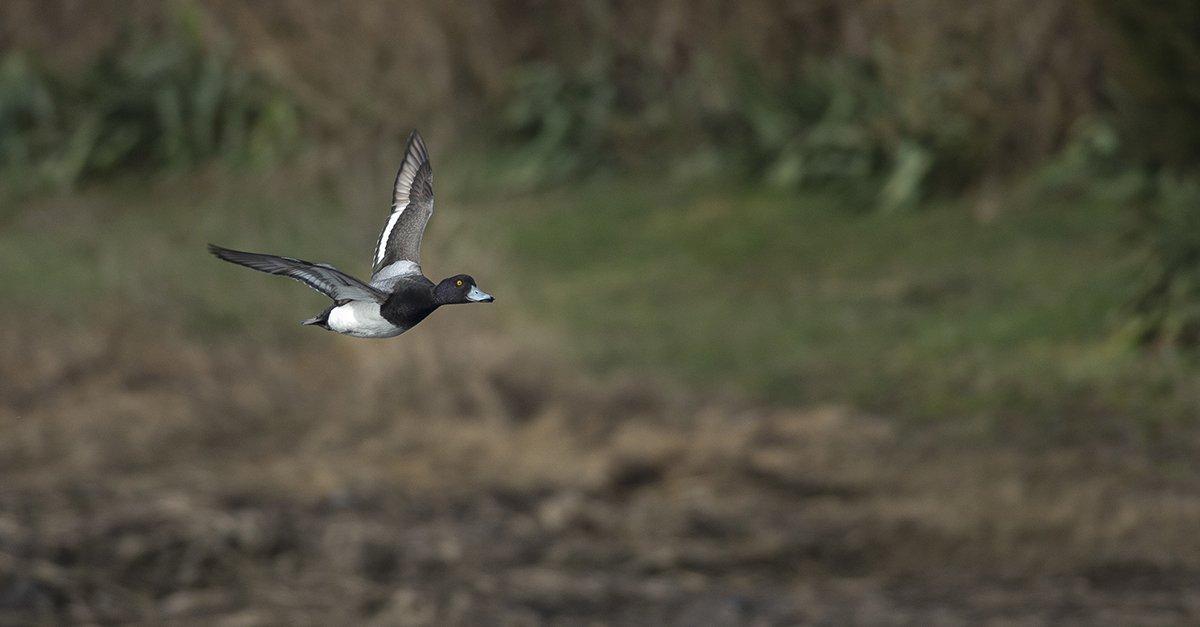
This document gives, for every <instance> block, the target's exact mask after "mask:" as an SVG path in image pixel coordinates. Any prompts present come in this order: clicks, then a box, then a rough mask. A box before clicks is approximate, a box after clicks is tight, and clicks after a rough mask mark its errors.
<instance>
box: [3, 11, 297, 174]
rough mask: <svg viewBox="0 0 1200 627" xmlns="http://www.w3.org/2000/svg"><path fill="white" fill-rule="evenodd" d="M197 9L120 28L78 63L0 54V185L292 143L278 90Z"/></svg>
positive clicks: (278, 148)
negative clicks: (202, 29) (155, 24)
mask: <svg viewBox="0 0 1200 627" xmlns="http://www.w3.org/2000/svg"><path fill="white" fill-rule="evenodd" d="M196 19H197V16H195V15H194V14H192V13H188V12H180V13H179V14H178V16H177V18H176V19H175V20H174V21H173V22H172V23H171V26H170V28H168V29H167V31H166V32H165V33H161V34H151V33H148V32H133V31H127V32H126V35H125V36H124V37H123V38H122V39H121V40H120V41H119V42H117V43H116V44H115V45H113V46H112V47H111V48H108V49H106V50H105V51H103V52H102V53H100V54H98V55H97V56H96V58H95V59H94V60H93V61H92V62H91V63H90V64H89V65H88V66H87V67H86V68H84V69H83V70H82V71H80V72H78V73H74V74H63V73H61V72H54V71H50V70H47V69H45V68H42V67H40V66H39V65H38V64H37V63H35V62H34V60H32V59H30V58H29V56H28V55H26V54H24V53H22V52H21V51H19V50H17V51H9V52H4V53H0V172H2V173H3V175H4V188H5V189H3V190H0V191H7V192H9V193H24V192H29V191H34V190H38V189H43V188H46V187H52V188H58V189H65V188H70V187H73V186H75V185H76V184H77V183H79V182H80V181H81V180H84V179H87V178H100V177H104V176H111V175H114V174H119V173H122V172H128V171H138V170H142V171H146V170H149V171H156V170H163V169H175V170H178V169H183V168H188V167H191V166H195V165H197V164H200V163H202V162H204V161H207V160H210V159H213V158H221V159H224V160H226V161H227V162H229V163H231V164H236V165H244V164H250V165H262V164H268V163H274V162H277V161H278V160H279V158H280V157H281V156H283V155H284V154H286V153H287V152H288V151H289V150H290V149H291V148H292V147H293V146H294V145H295V144H296V142H297V140H298V136H299V122H300V120H299V117H298V113H297V110H296V108H295V106H294V105H293V104H292V101H291V100H290V99H289V98H287V97H286V96H285V94H284V92H283V91H281V90H280V89H278V88H277V87H274V86H272V85H271V84H270V83H269V82H267V81H265V80H264V79H263V78H262V77H261V76H258V75H255V74H253V73H250V72H247V71H245V70H243V69H241V68H239V67H238V66H236V65H234V64H233V62H232V55H231V53H230V50H229V48H228V46H222V45H218V44H209V43H206V42H205V41H204V40H203V39H202V38H201V36H200V33H199V30H198V29H199V27H198V25H197V24H196V23H195V20H196Z"/></svg>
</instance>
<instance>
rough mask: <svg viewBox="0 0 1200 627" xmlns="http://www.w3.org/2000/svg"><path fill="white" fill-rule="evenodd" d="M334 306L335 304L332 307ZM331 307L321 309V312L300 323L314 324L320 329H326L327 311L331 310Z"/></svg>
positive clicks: (327, 323)
mask: <svg viewBox="0 0 1200 627" xmlns="http://www.w3.org/2000/svg"><path fill="white" fill-rule="evenodd" d="M336 306H337V305H336V304H335V305H333V307H336ZM333 307H329V308H327V309H326V310H325V311H322V312H321V313H319V314H317V315H315V316H313V317H311V318H309V319H308V320H304V321H303V322H301V323H300V324H305V325H316V326H318V327H321V328H322V329H325V330H327V331H328V330H329V312H331V311H333Z"/></svg>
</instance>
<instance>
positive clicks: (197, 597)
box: [0, 315, 1200, 624]
mask: <svg viewBox="0 0 1200 627" xmlns="http://www.w3.org/2000/svg"><path fill="white" fill-rule="evenodd" d="M110 322H112V321H110ZM427 325H428V326H423V327H422V328H421V329H420V330H418V331H414V332H413V333H411V334H409V335H406V336H405V337H404V338H403V341H395V342H389V343H371V342H352V341H345V342H338V343H336V344H334V345H332V346H333V348H328V347H329V346H330V345H324V346H326V347H327V349H324V350H323V349H313V348H294V349H289V350H285V351H277V352H267V351H265V350H263V349H261V348H257V347H256V346H255V345H254V344H252V343H244V342H237V341H232V340H231V341H217V342H214V343H210V344H204V343H201V342H200V341H199V340H195V339H189V338H187V337H184V336H181V335H180V334H179V333H178V332H177V331H173V330H170V329H166V330H164V331H163V332H162V333H160V334H158V335H151V334H148V333H145V332H144V331H145V330H142V332H138V333H134V332H131V331H130V330H125V331H122V330H120V329H119V327H118V326H116V325H106V324H97V325H95V326H94V327H92V329H93V330H90V331H87V330H84V331H75V332H71V333H69V334H66V335H61V334H54V333H51V332H50V331H51V330H50V329H47V328H38V326H37V323H36V322H35V321H30V320H19V319H13V318H11V317H10V318H9V319H8V320H6V324H4V325H3V327H2V328H3V329H4V330H3V332H0V344H2V345H3V347H4V352H5V354H7V355H9V356H10V357H9V358H8V359H6V360H4V363H3V365H2V366H0V367H2V368H3V371H2V372H0V380H2V381H3V383H2V384H0V432H2V433H3V434H4V437H3V438H2V439H0V472H2V473H3V477H4V481H3V485H2V487H0V618H2V619H3V622H24V621H27V620H46V621H49V620H59V619H70V620H73V621H87V622H92V621H100V622H110V621H117V622H126V621H132V620H153V621H166V620H169V621H177V622H205V623H211V622H214V621H218V620H219V621H222V622H224V623H225V624H267V623H280V622H286V623H291V624H296V623H317V624H319V623H327V622H328V621H330V620H345V619H348V618H351V617H354V618H355V619H356V620H369V621H374V622H375V623H377V624H478V623H480V622H509V623H517V624H533V623H540V622H581V621H588V620H599V621H605V622H616V623H645V624H650V623H664V622H666V623H680V624H697V623H699V622H703V623H708V624H737V623H747V622H752V623H759V624H779V623H794V622H806V623H835V624H846V623H906V622H914V623H924V624H928V623H930V622H937V623H943V624H958V623H979V622H986V621H1000V622H1015V623H1022V624H1043V623H1048V622H1059V621H1068V622H1088V623H1106V624H1132V623H1137V624H1172V623H1178V622H1188V621H1194V620H1196V619H1197V618H1198V617H1200V596H1198V594H1197V590H1198V589H1200V588H1197V584H1200V541H1198V540H1197V537H1196V535H1195V533H1194V531H1195V521H1196V520H1197V518H1198V517H1200V494H1198V493H1197V491H1196V490H1195V486H1196V485H1197V483H1196V481H1197V477H1196V476H1195V471H1194V469H1193V468H1185V469H1181V470H1179V471H1178V472H1176V473H1174V474H1172V473H1171V472H1164V471H1163V470H1162V468H1161V467H1154V468H1152V467H1150V466H1149V465H1148V463H1147V461H1148V460H1144V459H1137V458H1136V457H1135V456H1130V455H1128V454H1123V452H1120V451H1116V452H1114V451H1103V450H1086V451H1085V450H1073V451H1062V450H1058V451H1049V452H1042V453H1029V452H1023V451H1018V450H1011V449H1006V448H1004V447H989V448H986V449H979V448H977V447H975V446H974V445H972V444H970V443H971V442H973V440H972V439H970V438H964V439H961V440H958V439H956V438H955V437H954V436H953V434H948V433H940V434H932V433H927V434H920V433H910V432H899V431H897V430H896V428H895V427H893V426H892V425H891V424H890V423H889V422H888V421H884V420H881V419H877V418H873V417H871V416H864V415H859V414H857V413H855V412H853V411H850V410H847V409H844V408H840V407H825V408H814V409H811V410H765V409H758V408H754V407H747V406H742V405H739V404H736V403H731V402H728V401H713V400H711V399H699V400H697V399H695V398H691V397H688V396H685V395H682V394H680V393H678V392H672V391H670V388H669V386H666V385H664V384H656V383H653V382H647V381H633V380H622V379H620V378H614V379H609V380H605V381H596V380H593V379H591V378H589V377H585V376H582V375H580V374H575V370H574V368H573V367H572V366H571V364H569V363H563V362H562V361H561V360H557V359H556V358H554V357H553V356H552V355H553V354H554V351H553V343H552V342H550V341H548V340H545V341H540V340H529V339H525V340H521V341H520V343H517V342H516V341H514V340H513V339H512V338H511V337H510V336H507V335H502V334H499V333H497V332H494V331H488V330H479V329H473V328H469V327H468V326H467V325H466V324H464V323H461V322H459V321H456V320H455V318H454V317H453V316H449V315H447V316H444V317H443V318H442V319H439V320H433V321H430V322H429V323H427ZM101 329H116V330H110V331H102V330H101ZM14 356H15V357H16V358H15V359H14V358H13V357H14ZM960 442H961V444H960Z"/></svg>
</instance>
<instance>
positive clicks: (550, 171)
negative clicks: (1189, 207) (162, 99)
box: [0, 0, 1107, 208]
mask: <svg viewBox="0 0 1200 627" xmlns="http://www.w3.org/2000/svg"><path fill="white" fill-rule="evenodd" d="M170 6H180V3H158V2H148V1H146V0H140V1H139V0H128V1H127V2H119V3H114V2H111V1H106V0H97V2H93V3H87V4H80V3H70V2H64V1H48V0H40V1H36V2H35V1H32V0H12V1H11V2H8V3H4V5H0V43H2V42H4V41H6V40H7V41H8V42H10V44H11V45H13V46H14V47H17V48H21V47H24V48H28V49H30V50H34V51H38V52H40V53H42V54H43V55H47V56H51V57H63V58H81V57H83V58H87V57H88V56H89V55H94V54H95V50H99V49H101V48H100V47H101V45H102V44H103V43H104V42H106V41H107V40H106V38H105V37H104V36H102V35H103V33H104V32H105V31H106V30H108V31H113V30H116V29H117V28H118V26H119V25H120V24H121V23H122V21H123V20H122V19H120V18H118V17H114V14H116V15H126V16H128V18H127V19H128V20H129V21H131V22H133V23H134V24H137V25H142V26H145V25H147V24H149V25H156V24H158V23H160V22H162V21H163V20H162V15H163V14H164V13H167V12H169V9H168V8H165V7H170ZM182 6H185V7H186V6H192V5H188V4H187V3H184V4H183V5H182ZM195 6H201V7H202V13H203V15H204V19H203V20H201V22H202V23H203V25H204V27H203V28H202V29H201V30H202V31H203V33H204V34H205V40H206V41H209V40H213V39H220V38H221V37H227V38H228V39H229V41H230V42H232V46H233V49H234V50H236V56H235V57H234V58H235V59H236V62H235V63H233V64H232V65H231V66H230V67H229V69H230V70H232V68H233V67H237V68H244V69H247V70H253V71H256V72H261V73H262V74H264V75H268V76H270V77H272V80H273V81H275V82H277V83H279V84H281V85H283V86H284V87H286V89H287V91H288V92H289V94H290V97H291V98H294V99H295V101H296V102H298V103H300V104H301V106H302V107H303V109H304V111H305V114H306V116H307V121H308V122H307V123H308V124H309V127H308V130H309V131H310V132H311V134H312V135H314V136H317V137H321V138H337V139H338V140H339V141H340V140H342V139H344V138H345V137H346V136H349V135H355V134H356V133H357V134H359V135H366V136H368V137H375V138H379V137H383V138H388V137H394V138H395V140H396V141H397V142H400V141H402V140H403V137H404V135H405V134H406V133H407V132H408V130H409V129H410V128H411V127H412V126H420V127H422V128H423V129H425V130H426V132H427V134H429V135H431V136H433V137H440V138H442V139H441V140H440V141H439V143H441V144H443V145H444V144H445V143H447V140H448V139H449V138H451V137H457V138H459V139H462V140H465V141H470V142H477V143H489V144H491V145H493V146H494V145H496V144H497V143H499V144H507V145H509V146H510V147H513V148H514V149H515V150H516V152H517V153H518V154H517V157H516V158H515V159H513V160H512V163H513V164H515V167H517V168H519V169H520V170H521V171H522V172H523V174H522V177H524V178H527V179H529V178H531V179H537V178H543V179H550V180H556V179H561V178H562V176H563V175H564V174H566V173H570V174H578V173H584V172H590V171H593V170H594V169H595V168H597V167H603V166H606V165H617V166H626V167H629V166H637V167H639V168H640V169H642V170H647V169H652V170H657V171H659V172H661V173H664V174H665V173H669V172H677V173H680V172H681V173H684V174H688V175H696V174H705V173H719V174H720V175H722V176H728V175H729V173H730V172H736V173H738V176H739V177H740V178H742V179H743V180H752V181H769V182H773V183H776V184H780V185H815V184H821V185H825V184H838V183H839V182H846V181H853V182H854V184H853V185H851V186H850V187H852V188H853V189H856V190H862V189H867V190H868V191H870V192H871V193H872V194H873V195H874V196H875V198H876V199H877V200H878V202H879V203H880V204H882V205H883V206H885V207H892V208H894V207H900V206H905V205H907V204H911V203H912V201H913V200H914V199H916V198H918V197H920V196H921V195H923V194H927V193H929V192H931V191H933V192H937V191H952V192H953V191H959V190H963V189H969V188H971V187H972V186H974V185H976V184H978V183H980V182H981V181H984V180H989V179H995V178H1004V177H1008V176H1012V175H1016V174H1020V173H1022V172H1025V171H1027V170H1028V169H1029V168H1030V167H1031V166H1033V165H1036V164H1037V163H1040V162H1041V161H1042V160H1043V159H1045V158H1046V157H1047V156H1050V155H1054V154H1056V153H1057V152H1058V151H1059V150H1060V149H1061V148H1062V147H1063V145H1064V143H1065V142H1066V141H1067V139H1068V136H1069V133H1070V130H1071V129H1072V128H1073V126H1074V125H1075V122H1076V120H1078V119H1079V118H1080V117H1081V116H1083V115H1085V114H1089V113H1095V112H1096V110H1097V109H1098V108H1100V107H1101V105H1102V103H1103V99H1104V95H1103V93H1102V92H1103V87H1104V84H1105V81H1106V78H1107V77H1106V71H1107V70H1106V68H1107V66H1106V64H1105V63H1104V54H1105V50H1106V47H1105V46H1106V44H1105V43H1104V42H1103V37H1102V36H1101V35H1102V33H1101V31H1100V29H1099V28H1098V27H1097V21H1096V20H1095V18H1094V16H1093V15H1091V13H1090V12H1089V11H1088V10H1087V8H1086V7H1085V6H1084V5H1081V4H1080V3H1076V2H1072V1H1070V0H1049V1H1046V0H1014V1H1010V2H973V3H963V2H960V1H957V0H912V1H909V2H892V1H890V0H849V1H835V0H807V1H802V2H784V1H782V0H745V1H743V2H738V3H730V2H719V1H716V0H701V1H698V2H681V1H678V0H659V1H655V2H636V3H635V2H594V1H593V2H580V3H573V4H566V5H560V4H546V3H541V2H531V1H528V0H503V1H500V2H493V3H486V4H480V3H476V2H466V1H464V0H449V1H438V2H432V1H431V2H415V3H414V2H401V1H399V0H380V1H377V2H359V3H353V4H349V5H347V4H334V3H321V2H297V3H288V4H286V5H284V4H274V3H245V2H240V1H234V0H211V1H209V2H205V3H203V4H202V5H195ZM81 24H86V26H81ZM67 30H70V31H71V32H66V31H67ZM76 31H86V32H76ZM65 40H70V41H69V43H67V44H65V45H64V44H62V43H60V42H63V41H65ZM89 46H90V48H89ZM60 48H61V51H60ZM89 50H90V51H91V52H89ZM194 74H195V75H196V76H201V75H202V74H201V73H194ZM663 156H671V157H672V158H671V159H670V160H669V161H664V160H663V159H662V158H661V157H663ZM519 178H520V177H519ZM864 183H870V184H869V185H864Z"/></svg>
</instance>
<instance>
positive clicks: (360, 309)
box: [328, 300, 404, 337]
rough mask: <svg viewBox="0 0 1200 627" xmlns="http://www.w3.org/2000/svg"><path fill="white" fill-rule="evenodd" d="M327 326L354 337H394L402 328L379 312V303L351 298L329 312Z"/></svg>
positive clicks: (401, 331) (402, 330)
mask: <svg viewBox="0 0 1200 627" xmlns="http://www.w3.org/2000/svg"><path fill="white" fill-rule="evenodd" d="M328 324H329V328H330V329H332V330H334V331H337V332H338V333H345V334H346V335H353V336H354V337H395V336H397V335H400V334H401V333H403V332H404V329H402V328H400V327H397V326H395V325H393V324H392V323H390V322H388V321H387V320H385V319H384V318H383V316H381V315H380V314H379V303H376V302H373V301H364V300H352V301H350V302H348V303H346V304H345V305H341V306H338V307H334V308H333V309H332V310H331V311H330V312H329V323H328Z"/></svg>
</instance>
